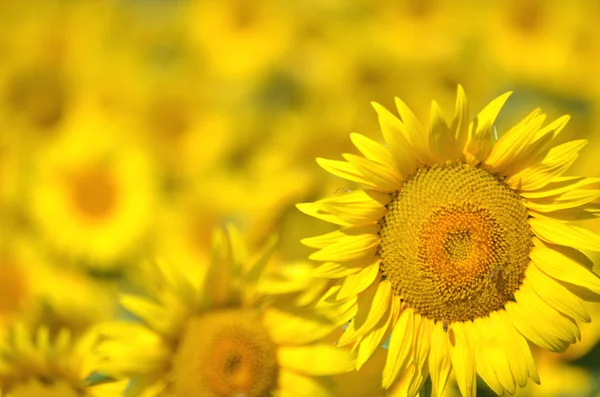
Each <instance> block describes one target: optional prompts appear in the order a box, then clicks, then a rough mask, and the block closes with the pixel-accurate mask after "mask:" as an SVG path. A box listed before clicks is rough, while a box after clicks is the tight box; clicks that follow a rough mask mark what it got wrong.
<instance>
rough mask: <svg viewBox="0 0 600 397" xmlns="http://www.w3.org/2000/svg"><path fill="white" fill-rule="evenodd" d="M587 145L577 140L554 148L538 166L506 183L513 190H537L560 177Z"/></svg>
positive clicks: (529, 168)
mask: <svg viewBox="0 0 600 397" xmlns="http://www.w3.org/2000/svg"><path fill="white" fill-rule="evenodd" d="M586 144H587V141H586V140H577V141H571V142H567V143H564V144H562V145H559V146H556V147H554V148H552V149H550V151H549V152H548V155H547V156H546V157H545V158H544V160H543V161H542V162H541V163H539V164H534V165H532V166H531V167H528V168H526V169H524V170H523V171H521V172H519V173H517V174H515V175H513V176H511V177H510V178H508V179H507V183H508V184H509V185H510V186H511V187H513V188H514V189H519V190H538V189H541V188H543V187H544V186H546V185H547V184H548V183H550V182H551V181H552V180H554V179H555V178H556V177H558V176H561V175H562V174H563V173H564V172H565V171H567V170H568V169H569V168H570V167H571V165H573V163H574V162H575V160H577V158H578V157H579V151H580V150H581V149H583V147H584V146H585V145H586Z"/></svg>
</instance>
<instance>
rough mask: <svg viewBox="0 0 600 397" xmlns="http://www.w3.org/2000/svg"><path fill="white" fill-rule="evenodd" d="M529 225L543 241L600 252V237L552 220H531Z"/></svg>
mask: <svg viewBox="0 0 600 397" xmlns="http://www.w3.org/2000/svg"><path fill="white" fill-rule="evenodd" d="M529 225H530V226H531V228H532V229H533V231H534V233H535V234H536V236H537V237H539V238H540V239H541V240H543V241H546V242H548V243H551V244H558V245H564V246H567V247H574V248H577V249H582V250H590V251H600V235H597V234H596V233H594V232H592V231H590V230H588V229H585V228H582V227H577V226H572V225H568V224H565V223H562V222H559V221H555V220H552V219H547V218H545V219H536V218H531V219H529Z"/></svg>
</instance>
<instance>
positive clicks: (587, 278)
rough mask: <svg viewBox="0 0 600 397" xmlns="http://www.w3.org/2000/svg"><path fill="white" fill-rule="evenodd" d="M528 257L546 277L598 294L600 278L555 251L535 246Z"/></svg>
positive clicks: (599, 291) (599, 292)
mask: <svg viewBox="0 0 600 397" xmlns="http://www.w3.org/2000/svg"><path fill="white" fill-rule="evenodd" d="M529 257H530V258H531V260H532V261H533V263H534V264H535V265H536V266H537V267H538V268H539V269H540V270H541V271H543V272H544V273H546V274H547V275H549V276H552V277H554V278H555V279H558V280H561V281H564V282H567V283H570V284H574V285H579V286H582V287H584V288H587V289H589V290H590V291H592V292H594V293H596V294H600V278H599V277H598V276H597V275H596V274H595V273H593V272H592V271H590V270H588V269H586V268H585V267H583V266H582V265H581V264H580V263H579V262H577V261H575V260H573V259H572V258H570V257H568V256H565V255H563V254H561V253H560V252H558V251H557V250H554V249H551V248H544V247H540V246H536V247H534V248H533V249H532V250H531V253H530V254H529Z"/></svg>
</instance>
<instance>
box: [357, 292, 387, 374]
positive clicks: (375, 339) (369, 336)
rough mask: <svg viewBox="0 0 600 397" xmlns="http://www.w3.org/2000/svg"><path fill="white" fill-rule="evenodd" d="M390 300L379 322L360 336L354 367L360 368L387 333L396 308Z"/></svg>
mask: <svg viewBox="0 0 600 397" xmlns="http://www.w3.org/2000/svg"><path fill="white" fill-rule="evenodd" d="M394 302H395V301H394V300H392V302H391V305H390V306H389V307H388V310H387V312H386V313H385V314H384V315H383V316H382V317H381V319H380V320H379V322H378V323H377V324H376V325H375V326H374V327H373V328H372V329H371V330H370V331H369V332H367V333H366V334H365V335H364V337H361V338H360V342H359V343H357V345H356V346H357V347H358V354H357V356H356V369H357V370H360V368H361V367H362V366H363V364H364V363H366V362H367V360H368V359H369V358H371V356H372V355H373V353H374V352H375V350H376V349H377V348H379V347H380V346H381V344H382V339H383V338H384V336H386V335H387V334H388V329H389V327H390V322H391V320H392V317H393V313H394V311H395V310H396V306H395V305H394Z"/></svg>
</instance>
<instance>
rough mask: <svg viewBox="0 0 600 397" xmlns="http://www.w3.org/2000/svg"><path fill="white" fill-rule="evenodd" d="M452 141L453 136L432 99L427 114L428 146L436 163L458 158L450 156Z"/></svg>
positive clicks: (440, 110)
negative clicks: (428, 113)
mask: <svg viewBox="0 0 600 397" xmlns="http://www.w3.org/2000/svg"><path fill="white" fill-rule="evenodd" d="M453 141H454V136H453V134H452V132H451V131H450V127H448V124H447V123H446V120H445V119H444V115H443V113H442V109H441V108H440V105H438V103H437V102H436V101H432V102H431V111H430V115H429V148H430V150H431V153H432V154H433V156H434V158H435V159H436V160H437V162H438V163H440V164H444V163H445V162H446V161H447V160H451V161H455V160H457V159H458V158H452V157H451V155H452V154H453V148H454V142H453Z"/></svg>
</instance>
